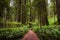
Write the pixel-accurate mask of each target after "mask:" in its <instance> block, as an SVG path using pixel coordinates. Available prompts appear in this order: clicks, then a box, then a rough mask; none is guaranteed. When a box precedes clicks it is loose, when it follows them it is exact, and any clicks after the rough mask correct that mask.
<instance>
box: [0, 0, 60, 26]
mask: <svg viewBox="0 0 60 40" xmlns="http://www.w3.org/2000/svg"><path fill="white" fill-rule="evenodd" d="M56 4H57V5H58V6H59V4H58V3H57V2H56V0H0V27H21V26H23V25H25V26H29V27H32V26H45V25H59V24H60V21H59V20H60V18H59V17H60V16H59V12H57V10H59V9H58V7H57V6H56ZM56 7H57V8H56Z"/></svg>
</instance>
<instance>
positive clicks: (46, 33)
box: [0, 26, 60, 40]
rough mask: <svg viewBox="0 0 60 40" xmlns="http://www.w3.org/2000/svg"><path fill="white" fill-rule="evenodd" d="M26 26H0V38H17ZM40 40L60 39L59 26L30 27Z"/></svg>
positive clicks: (6, 39)
mask: <svg viewBox="0 0 60 40" xmlns="http://www.w3.org/2000/svg"><path fill="white" fill-rule="evenodd" d="M28 30H29V28H28V27H15V28H0V40H18V39H21V38H22V37H23V36H24V35H25V34H26V33H27V32H28ZM32 30H33V31H34V32H35V33H36V34H37V35H38V37H39V38H40V40H60V27H59V26H43V27H37V26H35V27H32Z"/></svg>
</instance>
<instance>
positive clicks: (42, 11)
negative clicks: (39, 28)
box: [38, 0, 49, 25]
mask: <svg viewBox="0 0 60 40" xmlns="http://www.w3.org/2000/svg"><path fill="white" fill-rule="evenodd" d="M38 5H39V8H38V11H39V19H40V25H49V23H48V18H47V14H48V13H47V8H46V0H42V1H40V3H39V4H38Z"/></svg>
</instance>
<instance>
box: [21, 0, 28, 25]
mask: <svg viewBox="0 0 60 40" xmlns="http://www.w3.org/2000/svg"><path fill="white" fill-rule="evenodd" d="M26 16H27V15H26V0H22V23H23V24H24V25H26V23H27V20H26Z"/></svg>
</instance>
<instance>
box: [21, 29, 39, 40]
mask: <svg viewBox="0 0 60 40" xmlns="http://www.w3.org/2000/svg"><path fill="white" fill-rule="evenodd" d="M21 40H39V38H38V36H37V34H36V33H34V32H33V31H32V30H29V31H28V33H27V34H26V35H25V36H24V38H22V39H21Z"/></svg>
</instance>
